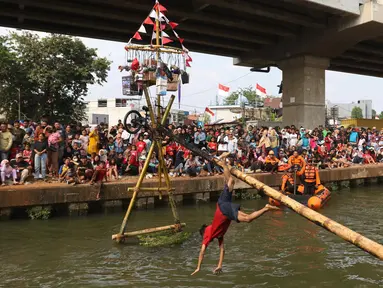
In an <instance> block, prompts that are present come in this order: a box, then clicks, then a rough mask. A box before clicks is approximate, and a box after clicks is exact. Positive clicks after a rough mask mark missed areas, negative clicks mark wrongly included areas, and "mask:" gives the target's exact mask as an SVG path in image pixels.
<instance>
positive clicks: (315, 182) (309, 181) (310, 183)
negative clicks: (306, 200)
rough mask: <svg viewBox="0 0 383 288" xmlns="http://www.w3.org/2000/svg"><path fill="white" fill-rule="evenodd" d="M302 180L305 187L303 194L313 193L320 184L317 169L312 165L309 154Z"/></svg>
mask: <svg viewBox="0 0 383 288" xmlns="http://www.w3.org/2000/svg"><path fill="white" fill-rule="evenodd" d="M303 176H304V181H303V185H304V187H305V190H304V194H308V195H314V194H315V190H316V189H317V187H318V186H319V185H320V178H319V170H318V168H316V167H315V166H314V165H313V158H312V157H311V156H309V157H308V159H307V165H306V167H305V170H304V174H303Z"/></svg>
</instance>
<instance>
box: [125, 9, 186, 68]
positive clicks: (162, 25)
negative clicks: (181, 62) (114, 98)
mask: <svg viewBox="0 0 383 288" xmlns="http://www.w3.org/2000/svg"><path fill="white" fill-rule="evenodd" d="M167 11H168V10H167V9H166V7H164V6H163V5H161V4H160V3H158V2H157V3H156V4H154V6H153V9H152V11H151V12H150V13H149V15H148V16H147V17H146V18H145V20H144V21H143V22H142V24H141V25H140V28H139V29H138V30H137V32H136V33H134V35H133V37H132V38H131V39H130V40H129V42H128V44H130V43H131V42H132V39H135V40H138V41H141V40H142V36H141V34H147V30H146V27H145V26H144V25H151V26H153V33H152V39H151V44H152V43H153V40H154V39H156V34H157V26H156V22H155V21H153V20H152V19H154V20H158V21H159V23H160V24H159V30H160V34H161V43H162V45H166V44H169V43H171V42H174V41H173V40H172V39H171V38H170V36H169V34H168V33H166V32H165V31H164V30H166V27H167V25H168V26H169V27H170V28H171V31H172V32H173V34H174V36H175V37H176V38H177V40H178V41H179V43H180V44H181V47H182V50H183V57H184V59H185V65H186V67H191V65H190V62H192V61H193V59H192V58H191V57H190V55H189V50H188V49H187V48H186V47H185V46H184V41H185V39H184V38H181V37H180V36H179V35H178V33H177V32H176V31H175V28H176V27H177V26H178V25H179V24H178V23H176V22H172V21H170V20H169V19H168V18H167V17H166V16H165V14H164V13H165V12H167ZM157 12H158V14H157ZM157 15H158V16H157ZM164 22H165V23H164Z"/></svg>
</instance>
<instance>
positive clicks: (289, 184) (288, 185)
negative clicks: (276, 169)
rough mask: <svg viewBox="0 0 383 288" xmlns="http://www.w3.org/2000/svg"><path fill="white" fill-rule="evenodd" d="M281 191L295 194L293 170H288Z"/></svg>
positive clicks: (283, 177)
mask: <svg viewBox="0 0 383 288" xmlns="http://www.w3.org/2000/svg"><path fill="white" fill-rule="evenodd" d="M281 191H282V192H283V193H284V192H290V193H294V178H293V173H292V169H291V168H290V169H289V170H287V173H286V174H284V175H283V176H282V185H281Z"/></svg>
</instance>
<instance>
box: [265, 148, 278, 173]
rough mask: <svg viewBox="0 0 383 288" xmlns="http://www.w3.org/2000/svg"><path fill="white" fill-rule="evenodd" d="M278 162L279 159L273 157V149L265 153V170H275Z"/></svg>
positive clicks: (272, 171)
mask: <svg viewBox="0 0 383 288" xmlns="http://www.w3.org/2000/svg"><path fill="white" fill-rule="evenodd" d="M278 163H279V159H278V158H277V157H275V155H274V151H273V150H270V151H269V155H267V157H266V160H265V171H267V172H271V173H274V172H277V171H278Z"/></svg>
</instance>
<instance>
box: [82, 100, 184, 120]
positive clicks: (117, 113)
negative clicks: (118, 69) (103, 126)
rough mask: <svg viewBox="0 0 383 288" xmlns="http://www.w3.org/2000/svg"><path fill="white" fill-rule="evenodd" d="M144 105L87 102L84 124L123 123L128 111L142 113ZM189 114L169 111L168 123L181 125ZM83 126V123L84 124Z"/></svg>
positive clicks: (102, 101)
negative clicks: (86, 119)
mask: <svg viewBox="0 0 383 288" xmlns="http://www.w3.org/2000/svg"><path fill="white" fill-rule="evenodd" d="M144 105H146V102H145V101H144V100H130V99H124V98H108V99H98V100H93V101H89V102H88V103H87V109H86V113H87V116H88V117H87V118H88V121H87V123H86V124H100V123H101V122H103V123H107V124H109V126H113V125H116V124H117V123H118V120H121V121H124V117H125V115H126V113H128V112H129V111H130V110H138V111H142V106H144ZM187 115H189V112H187V111H182V110H177V109H172V110H171V111H170V123H177V124H183V121H184V119H185V118H186V116H187ZM84 124H85V123H84Z"/></svg>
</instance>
